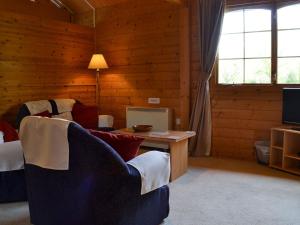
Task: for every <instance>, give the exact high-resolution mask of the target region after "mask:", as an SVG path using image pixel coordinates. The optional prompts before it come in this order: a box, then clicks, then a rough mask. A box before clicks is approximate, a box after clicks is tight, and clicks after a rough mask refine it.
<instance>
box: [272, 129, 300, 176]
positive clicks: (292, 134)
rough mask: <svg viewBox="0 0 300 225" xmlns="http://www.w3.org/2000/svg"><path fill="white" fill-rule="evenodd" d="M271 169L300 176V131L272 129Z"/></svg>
mask: <svg viewBox="0 0 300 225" xmlns="http://www.w3.org/2000/svg"><path fill="white" fill-rule="evenodd" d="M270 167H273V168H276V169H280V170H284V171H287V172H290V173H293V174H297V175H300V131H297V130H293V129H289V128H273V129H271V146H270Z"/></svg>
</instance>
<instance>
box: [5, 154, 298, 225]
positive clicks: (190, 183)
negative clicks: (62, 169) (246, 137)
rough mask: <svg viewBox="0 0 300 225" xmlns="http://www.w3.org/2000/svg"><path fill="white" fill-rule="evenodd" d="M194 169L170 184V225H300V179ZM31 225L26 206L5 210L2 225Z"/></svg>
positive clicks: (228, 163) (257, 170) (219, 167)
mask: <svg viewBox="0 0 300 225" xmlns="http://www.w3.org/2000/svg"><path fill="white" fill-rule="evenodd" d="M189 164H190V168H189V170H188V172H187V174H185V175H184V176H182V177H181V178H179V179H177V180H176V181H174V182H173V183H171V184H170V190H171V196H170V205H171V210H170V216H169V218H168V219H166V221H165V222H164V225H300V177H298V176H293V175H289V174H287V173H283V172H281V171H277V170H273V169H270V168H268V167H265V166H261V165H258V164H256V163H254V162H244V161H237V160H229V159H214V158H203V159H202V158H201V159H200V158H191V159H190V163H189ZM28 224H29V219H28V208H27V205H26V203H17V204H6V205H5V204H4V205H3V204H2V205H0V225H28ZM141 225H142V224H141Z"/></svg>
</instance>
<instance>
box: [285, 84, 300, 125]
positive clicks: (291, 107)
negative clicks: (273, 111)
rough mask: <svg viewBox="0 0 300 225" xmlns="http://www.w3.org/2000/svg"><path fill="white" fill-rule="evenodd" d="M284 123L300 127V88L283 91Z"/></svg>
mask: <svg viewBox="0 0 300 225" xmlns="http://www.w3.org/2000/svg"><path fill="white" fill-rule="evenodd" d="M282 123H283V124H294V125H300V88H284V89H283V91H282Z"/></svg>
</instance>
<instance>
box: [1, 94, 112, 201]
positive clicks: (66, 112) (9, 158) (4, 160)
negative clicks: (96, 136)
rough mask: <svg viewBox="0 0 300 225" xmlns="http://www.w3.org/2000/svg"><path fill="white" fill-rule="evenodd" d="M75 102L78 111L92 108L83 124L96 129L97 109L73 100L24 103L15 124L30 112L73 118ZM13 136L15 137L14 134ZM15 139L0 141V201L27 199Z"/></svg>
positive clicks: (21, 155) (20, 156)
mask: <svg viewBox="0 0 300 225" xmlns="http://www.w3.org/2000/svg"><path fill="white" fill-rule="evenodd" d="M75 104H78V105H79V108H80V109H81V110H85V109H92V110H93V113H92V114H91V113H90V114H88V113H87V114H86V115H87V116H89V117H92V118H93V120H92V121H91V122H90V124H87V125H89V126H91V127H88V128H96V127H97V123H98V121H97V120H98V115H97V109H96V108H95V107H93V106H84V105H83V104H81V103H80V102H78V101H76V100H74V99H53V100H40V101H31V102H26V103H24V104H23V105H22V106H21V107H20V109H19V112H18V114H17V118H16V127H17V128H19V127H20V123H21V121H22V120H23V119H24V118H25V117H26V116H30V115H40V116H48V117H51V116H53V117H57V118H63V119H68V120H73V116H72V110H73V107H74V105H75ZM83 123H84V118H83ZM91 123H92V124H91ZM6 124H7V123H6ZM1 128H3V127H2V126H1V125H0V131H1ZM12 129H13V128H12ZM103 130H105V131H108V130H112V129H111V128H103ZM5 131H6V132H10V135H11V133H12V132H11V130H10V131H9V130H7V129H6V130H5ZM13 132H15V130H13ZM15 133H16V132H15ZM1 134H3V133H2V132H1V133H0V139H1V140H2V139H3V136H2V135H1ZM15 135H16V136H17V138H18V135H17V133H16V134H15ZM17 138H14V139H13V140H14V142H10V141H9V142H6V143H2V142H1V143H0V203H7V202H17V201H26V200H27V192H26V184H25V175H24V169H23V166H24V162H23V153H22V147H21V145H20V141H16V139H17Z"/></svg>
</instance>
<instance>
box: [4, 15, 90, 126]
mask: <svg viewBox="0 0 300 225" xmlns="http://www.w3.org/2000/svg"><path fill="white" fill-rule="evenodd" d="M0 33H1V35H0V103H1V104H0V119H4V120H8V121H10V122H14V120H15V116H16V113H17V111H18V108H19V106H20V104H21V103H23V102H25V101H30V100H40V99H49V98H76V99H79V100H81V101H83V102H84V103H87V104H95V75H94V73H93V72H94V71H89V70H87V65H88V62H89V60H90V57H91V55H92V54H93V52H94V30H93V29H91V28H88V27H83V26H79V25H74V24H69V23H64V22H58V21H54V20H46V19H42V18H40V17H35V16H29V15H25V14H24V15H23V14H16V13H9V12H4V11H0Z"/></svg>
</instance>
